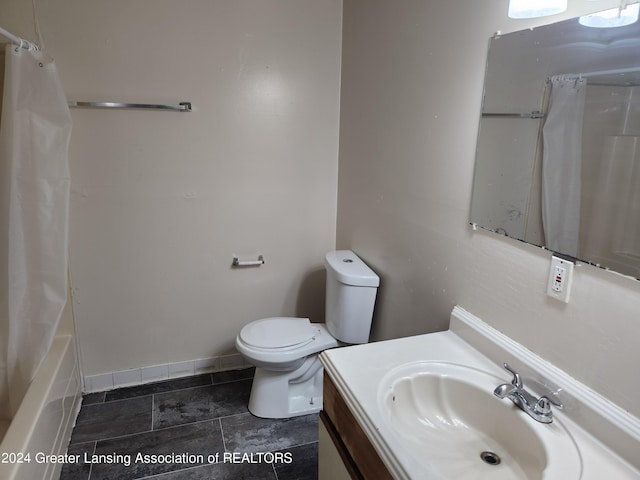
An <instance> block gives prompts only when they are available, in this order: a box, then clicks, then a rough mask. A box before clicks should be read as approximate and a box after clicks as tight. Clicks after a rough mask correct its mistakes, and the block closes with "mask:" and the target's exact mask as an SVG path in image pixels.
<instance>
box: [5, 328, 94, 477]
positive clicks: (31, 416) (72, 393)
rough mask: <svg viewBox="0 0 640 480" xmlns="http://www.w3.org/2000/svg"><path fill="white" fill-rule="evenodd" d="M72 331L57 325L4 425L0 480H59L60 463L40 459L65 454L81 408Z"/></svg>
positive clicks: (78, 375)
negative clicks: (17, 402)
mask: <svg viewBox="0 0 640 480" xmlns="http://www.w3.org/2000/svg"><path fill="white" fill-rule="evenodd" d="M72 331H73V327H72V326H71V328H69V327H68V325H65V322H61V326H60V328H59V329H58V332H57V335H56V337H55V339H54V341H53V345H52V346H51V349H50V350H49V353H48V354H47V356H46V358H45V359H44V361H43V363H42V365H41V366H40V368H39V369H38V371H37V372H36V377H35V378H34V379H33V381H32V382H31V384H30V385H29V389H28V390H27V393H26V394H25V397H24V399H23V400H22V403H21V404H20V407H19V408H18V411H17V412H16V414H15V415H14V417H13V418H12V419H11V420H10V422H7V423H6V424H5V425H4V427H5V428H4V429H3V430H6V432H5V433H4V437H3V438H2V443H0V479H2V480H14V479H15V480H22V479H30V480H39V479H47V480H51V479H57V478H58V477H59V476H60V470H61V469H62V464H61V463H56V462H51V461H50V459H51V457H49V458H46V457H45V455H63V454H64V453H65V452H66V451H67V446H68V444H69V438H70V437H71V430H72V428H73V425H74V422H75V419H76V417H77V414H78V411H79V409H80V403H81V399H82V396H81V384H80V372H79V367H78V359H77V355H76V348H75V340H74V337H73V334H72ZM0 427H1V426H0ZM1 433H2V432H1V431H0V434H1Z"/></svg>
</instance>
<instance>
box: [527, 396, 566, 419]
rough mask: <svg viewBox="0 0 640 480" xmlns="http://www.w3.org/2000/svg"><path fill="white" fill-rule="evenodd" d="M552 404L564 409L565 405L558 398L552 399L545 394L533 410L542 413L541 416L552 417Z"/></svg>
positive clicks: (538, 413)
mask: <svg viewBox="0 0 640 480" xmlns="http://www.w3.org/2000/svg"><path fill="white" fill-rule="evenodd" d="M551 405H555V406H556V407H558V408H560V409H562V407H563V405H562V403H560V402H558V401H556V400H552V399H550V398H549V397H547V396H545V395H543V396H542V397H540V398H539V399H538V401H537V402H536V404H535V405H534V406H533V411H534V413H536V414H537V415H541V416H545V417H549V418H551V415H552V412H551Z"/></svg>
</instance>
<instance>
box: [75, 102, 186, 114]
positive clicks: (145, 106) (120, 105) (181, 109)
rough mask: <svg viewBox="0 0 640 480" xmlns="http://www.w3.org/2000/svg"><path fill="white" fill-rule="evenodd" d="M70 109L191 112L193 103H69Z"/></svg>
mask: <svg viewBox="0 0 640 480" xmlns="http://www.w3.org/2000/svg"><path fill="white" fill-rule="evenodd" d="M68 105H69V108H127V109H146V110H149V109H151V110H172V111H177V112H190V111H191V102H180V103H179V104H178V105H156V104H149V103H116V102H68Z"/></svg>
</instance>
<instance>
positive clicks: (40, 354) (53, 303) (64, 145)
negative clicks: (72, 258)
mask: <svg viewBox="0 0 640 480" xmlns="http://www.w3.org/2000/svg"><path fill="white" fill-rule="evenodd" d="M5 57H6V58H5V75H4V93H3V101H2V117H1V120H0V162H1V165H0V174H1V175H0V180H1V184H0V187H1V190H0V192H1V193H0V195H1V197H0V232H1V237H2V238H0V248H1V249H2V250H0V268H1V270H0V308H1V309H2V311H1V314H2V316H1V318H0V322H1V323H0V342H1V343H0V412H3V414H4V415H5V416H12V415H13V414H14V413H15V411H16V409H17V407H18V406H19V404H20V402H21V401H22V397H23V396H24V392H25V391H26V389H27V387H28V385H29V383H30V381H31V379H32V378H33V376H34V375H35V372H36V370H37V369H38V367H39V365H40V363H41V361H42V359H43V358H44V356H45V355H46V353H47V352H48V350H49V348H50V346H51V342H52V341H53V337H54V335H55V332H56V329H57V326H58V323H59V321H60V317H61V316H62V311H63V309H64V306H65V303H66V299H67V263H68V262H67V260H68V254H67V248H68V219H69V188H70V175H69V161H68V145H69V138H70V134H71V115H70V113H69V108H68V106H67V101H66V99H65V96H64V93H63V91H62V87H61V84H60V80H59V78H58V73H57V70H56V67H55V64H54V63H53V60H52V59H50V58H48V57H47V56H46V55H45V54H43V53H42V52H39V51H27V50H25V49H23V48H19V47H16V46H15V45H7V47H6V49H5Z"/></svg>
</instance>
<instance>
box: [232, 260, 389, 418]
mask: <svg viewBox="0 0 640 480" xmlns="http://www.w3.org/2000/svg"><path fill="white" fill-rule="evenodd" d="M325 267H326V270H327V292H326V318H325V319H326V323H311V322H310V321H309V319H308V318H299V317H271V318H263V319H260V320H255V321H253V322H251V323H249V324H247V325H246V326H244V327H243V328H242V330H241V331H240V334H239V335H238V336H237V338H236V348H237V350H238V352H240V354H242V356H243V357H244V358H246V359H247V360H248V361H249V362H250V363H251V364H253V365H255V366H256V372H255V375H254V378H253V385H252V387H251V396H250V399H249V411H250V412H251V413H253V414H254V415H256V416H258V417H262V418H287V417H294V416H298V415H306V414H309V413H314V412H318V411H320V410H321V409H322V374H323V369H322V364H321V363H320V360H319V359H318V354H319V353H320V352H322V351H323V350H326V349H329V348H335V347H338V346H341V345H344V344H349V343H366V342H367V341H368V340H369V332H370V329H371V320H372V317H373V307H374V303H375V297H376V292H377V288H378V285H379V281H380V280H379V278H378V276H377V275H376V274H375V273H374V272H373V271H372V270H371V269H370V268H369V267H368V266H367V265H365V263H364V262H363V261H362V260H361V259H360V258H358V257H357V256H356V255H355V253H353V252H352V251H350V250H339V251H336V252H330V253H328V254H327V255H326V256H325Z"/></svg>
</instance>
